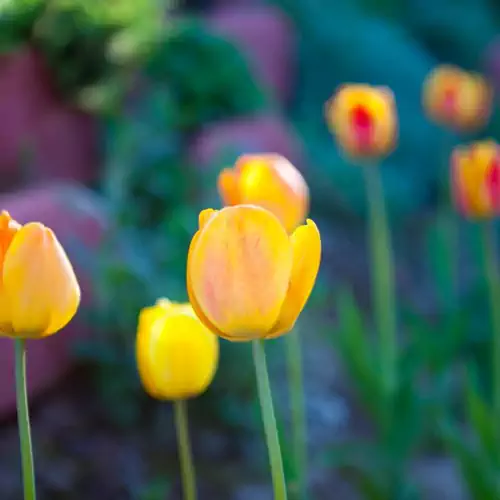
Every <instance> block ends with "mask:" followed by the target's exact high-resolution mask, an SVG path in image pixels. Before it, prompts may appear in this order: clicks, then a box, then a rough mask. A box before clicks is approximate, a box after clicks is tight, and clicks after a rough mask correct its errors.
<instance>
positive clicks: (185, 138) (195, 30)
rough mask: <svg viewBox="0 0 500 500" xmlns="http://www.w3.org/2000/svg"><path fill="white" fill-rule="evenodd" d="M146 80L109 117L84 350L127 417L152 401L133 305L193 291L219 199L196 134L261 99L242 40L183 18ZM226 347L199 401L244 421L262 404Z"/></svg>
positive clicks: (237, 352) (236, 350)
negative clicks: (109, 221) (200, 250)
mask: <svg viewBox="0 0 500 500" xmlns="http://www.w3.org/2000/svg"><path fill="white" fill-rule="evenodd" d="M141 86H142V87H141V92H140V93H138V95H137V96H135V97H134V96H132V97H131V98H130V100H129V101H127V103H126V105H125V112H124V113H123V114H118V115H116V116H114V117H112V118H110V119H109V120H108V123H107V128H106V130H107V132H106V152H107V158H106V170H105V173H104V178H103V183H102V190H103V192H104V194H105V195H106V198H107V199H108V200H109V206H110V210H111V211H112V217H113V220H114V221H115V226H114V230H113V232H112V233H111V234H109V237H108V239H107V242H106V248H105V249H104V250H103V259H102V262H101V263H100V265H99V266H98V268H97V269H96V273H95V274H96V280H95V281H96V285H97V293H98V303H99V304H100V308H99V310H97V311H95V312H94V318H93V320H94V323H95V324H96V325H97V330H96V334H95V337H94V338H93V339H92V340H91V342H89V343H88V345H86V346H80V351H79V352H80V356H81V357H82V359H86V360H87V361H89V362H91V363H93V364H95V368H96V370H95V372H96V375H97V378H98V386H99V387H100V389H101V391H102V392H103V395H104V397H105V398H106V401H107V402H108V403H109V402H113V403H112V404H109V405H108V406H109V408H110V410H111V411H112V412H114V415H113V416H114V417H116V418H117V419H119V420H120V421H122V422H123V423H125V424H126V423H130V422H134V421H135V420H136V418H137V417H138V416H139V414H140V407H141V404H142V403H143V402H144V399H145V397H144V395H143V391H142V390H141V388H140V385H139V383H138V379H137V375H136V367H135V358H134V351H133V349H134V339H135V332H136V326H137V315H138V312H139V310H140V309H141V308H142V307H144V306H146V305H150V304H152V303H154V302H155V301H156V299H157V298H158V297H162V296H168V298H169V299H171V300H177V301H185V300H187V295H186V290H185V268H186V257H187V250H188V247H189V243H190V240H191V237H192V235H193V234H194V232H195V231H196V228H197V223H198V213H199V211H200V210H201V209H203V208H206V207H207V206H214V207H216V206H218V205H219V203H220V202H219V201H218V199H217V193H216V190H215V179H216V173H217V172H215V171H212V170H210V169H208V168H207V169H206V170H201V169H200V168H198V167H197V166H196V165H192V164H191V162H190V159H189V154H188V153H189V151H188V150H187V147H188V144H189V138H190V136H191V134H192V133H194V132H196V131H197V130H198V129H199V128H200V127H201V126H202V125H204V124H206V123H207V122H208V121H211V120H216V119H220V118H224V117H231V116H236V115H239V114H243V113H252V112H256V111H257V110H259V109H260V108H261V107H262V106H264V105H265V99H264V94H263V93H262V92H261V91H260V89H259V88H258V87H257V86H256V84H255V83H254V80H253V79H252V77H251V74H250V72H249V70H248V68H247V66H246V64H245V62H244V60H243V59H242V57H241V56H240V54H239V53H238V52H237V50H236V49H235V48H234V47H233V46H232V45H230V44H229V43H228V42H226V41H224V40H222V39H220V38H217V37H215V36H213V35H212V34H211V33H210V32H208V31H207V30H206V29H204V28H203V27H202V25H200V24H198V23H196V22H192V21H185V22H177V23H176V26H175V29H172V30H169V31H168V32H167V33H165V36H164V38H163V39H162V40H161V41H159V42H158V44H157V45H156V46H155V47H154V49H153V50H152V51H151V52H150V54H149V55H148V58H147V60H146V61H145V64H144V68H143V70H142V71H141ZM206 186H210V187H211V188H210V189H209V190H207V189H206ZM118 256H119V258H118ZM221 347H222V355H221V366H220V369H219V371H218V375H217V378H216V381H215V383H214V384H213V386H212V387H211V389H210V391H214V392H216V393H217V398H210V397H207V398H201V402H200V404H202V405H204V414H206V420H208V419H209V414H212V416H214V417H217V418H219V420H218V422H219V423H221V422H223V423H226V424H228V425H229V426H236V427H238V426H240V427H248V425H250V424H252V423H253V421H254V420H253V415H254V413H255V412H254V411H253V410H251V409H249V408H250V406H252V405H253V404H254V401H255V400H254V398H253V394H254V392H253V391H254V375H253V370H252V367H251V356H250V352H249V351H248V349H246V347H247V346H245V345H242V346H231V347H232V349H231V356H228V357H226V356H225V355H224V352H225V349H226V348H227V346H226V343H225V342H223V343H222V346H221ZM111 373H113V376H112V377H110V374H111ZM229 374H230V375H229ZM229 387H231V390H229ZM230 393H231V394H232V395H231V397H229V396H228V394H230ZM233 395H234V397H233Z"/></svg>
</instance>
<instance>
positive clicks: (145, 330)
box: [136, 299, 219, 400]
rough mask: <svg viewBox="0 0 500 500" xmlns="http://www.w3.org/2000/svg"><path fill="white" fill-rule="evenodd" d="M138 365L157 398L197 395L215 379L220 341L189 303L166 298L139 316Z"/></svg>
mask: <svg viewBox="0 0 500 500" xmlns="http://www.w3.org/2000/svg"><path fill="white" fill-rule="evenodd" d="M136 356H137V367H138V371H139V375H140V378H141V381H142V384H143V386H144V389H145V390H146V392H147V393H148V394H149V395H150V396H152V397H154V398H157V399H164V400H177V399H186V398H191V397H195V396H198V395H199V394H201V393H202V392H204V391H205V390H206V389H207V387H208V386H209V385H210V383H211V382H212V379H213V377H214V375H215V372H216V370H217V364H218V360H219V341H218V338H217V337H216V336H215V335H214V334H213V333H212V332H210V331H209V330H208V329H207V328H206V327H205V326H204V325H203V324H202V323H201V322H200V320H199V319H198V318H197V316H196V315H195V314H194V312H193V309H192V307H191V306H190V305H189V304H176V303H173V302H170V301H168V300H166V299H161V300H159V301H158V302H157V303H156V304H155V305H154V306H152V307H146V308H144V309H143V310H142V311H141V313H140V315H139V325H138V330H137V343H136Z"/></svg>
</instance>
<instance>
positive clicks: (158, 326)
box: [136, 305, 167, 398]
mask: <svg viewBox="0 0 500 500" xmlns="http://www.w3.org/2000/svg"><path fill="white" fill-rule="evenodd" d="M166 317H167V314H166V311H165V309H164V308H163V307H162V305H156V306H152V307H146V308H144V309H143V310H142V311H141V312H140V314H139V324H138V327H137V338H136V356H137V370H138V372H139V376H140V378H141V380H142V384H143V386H144V389H145V390H146V392H147V393H148V394H149V395H150V396H152V397H155V398H158V397H159V396H160V394H159V391H158V389H157V387H156V385H155V382H154V378H153V374H152V373H151V370H150V363H149V357H148V356H149V353H148V349H149V346H150V345H151V343H152V342H151V337H154V336H156V335H157V334H158V332H160V331H161V330H162V328H163V323H164V322H165V318H166Z"/></svg>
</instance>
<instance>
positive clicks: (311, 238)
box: [267, 219, 321, 338]
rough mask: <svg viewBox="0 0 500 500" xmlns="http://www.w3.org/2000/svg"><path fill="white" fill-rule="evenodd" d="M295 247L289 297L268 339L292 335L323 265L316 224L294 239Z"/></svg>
mask: <svg viewBox="0 0 500 500" xmlns="http://www.w3.org/2000/svg"><path fill="white" fill-rule="evenodd" d="M290 240H291V242H292V247H293V268H292V274H291V279H290V284H289V287H288V293H287V296H286V299H285V302H284V304H283V307H282V309H281V312H280V316H279V318H278V321H277V322H276V324H275V325H274V327H273V329H272V332H271V334H270V335H268V336H267V338H274V337H279V336H280V335H283V334H284V333H287V332H289V331H290V330H291V329H292V328H293V326H294V324H295V322H296V321H297V318H298V317H299V314H300V313H301V312H302V309H304V306H305V305H306V302H307V300H308V299H309V296H310V295H311V292H312V289H313V287H314V283H315V282H316V276H317V274H318V270H319V264H320V261H321V237H320V234H319V231H318V228H317V226H316V224H315V223H314V222H313V221H312V220H310V219H308V220H307V224H306V225H305V226H300V227H299V228H297V229H296V230H295V232H294V233H293V234H292V236H291V238H290Z"/></svg>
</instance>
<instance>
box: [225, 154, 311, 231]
mask: <svg viewBox="0 0 500 500" xmlns="http://www.w3.org/2000/svg"><path fill="white" fill-rule="evenodd" d="M218 187H219V193H220V196H221V198H222V201H223V202H224V205H226V206H231V205H238V204H250V205H257V206H260V207H262V208H265V209H267V210H269V211H270V212H272V213H273V214H274V215H276V217H278V219H279V220H280V221H281V222H282V224H283V225H284V226H285V229H286V230H287V231H288V232H289V233H291V232H292V231H293V230H294V229H295V228H296V227H297V226H299V225H300V224H302V223H303V222H304V220H305V218H306V216H307V213H308V211H309V189H308V187H307V184H306V181H305V180H304V178H303V177H302V174H301V173H300V172H299V171H298V170H297V169H296V168H295V167H294V166H293V165H292V164H291V163H290V162H289V161H288V160H287V159H286V158H284V157H283V156H280V155H276V154H263V155H243V156H241V157H240V158H239V159H238V161H237V162H236V164H235V166H234V168H232V169H229V168H227V169H224V170H223V171H222V172H221V173H220V175H219V180H218Z"/></svg>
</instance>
